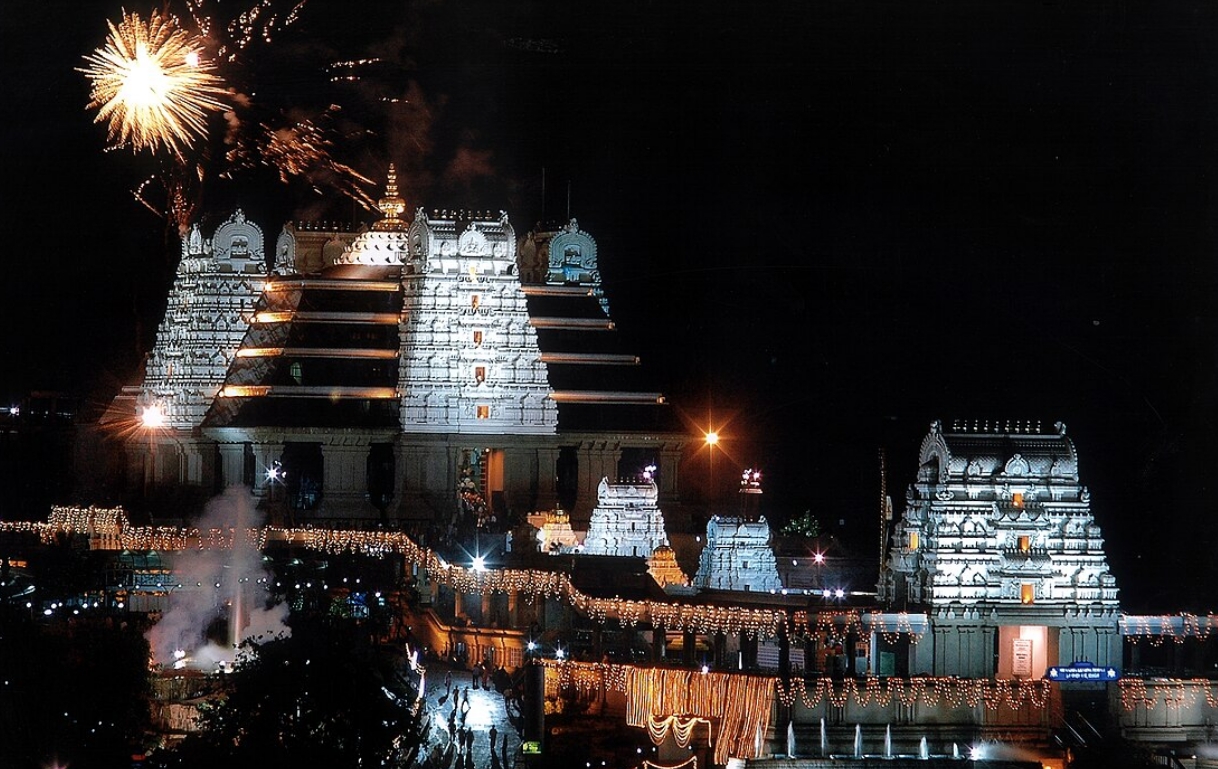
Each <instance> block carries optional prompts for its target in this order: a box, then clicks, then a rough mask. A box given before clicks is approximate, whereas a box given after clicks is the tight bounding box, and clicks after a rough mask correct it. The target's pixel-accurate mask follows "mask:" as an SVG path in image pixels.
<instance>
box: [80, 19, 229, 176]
mask: <svg viewBox="0 0 1218 769" xmlns="http://www.w3.org/2000/svg"><path fill="white" fill-rule="evenodd" d="M108 24H109V27H110V34H109V35H108V36H107V38H106V43H105V45H103V46H102V47H101V48H99V49H97V50H96V51H94V52H93V53H91V54H89V55H87V56H85V62H86V64H87V66H85V67H82V68H79V69H78V71H80V72H82V73H83V74H84V75H85V76H86V77H88V78H89V81H90V83H91V88H90V92H89V98H90V101H89V104H88V108H89V109H96V110H97V116H96V117H95V118H94V122H98V123H100V122H105V123H106V124H107V139H108V140H109V141H110V142H111V144H112V146H114V147H116V148H117V147H131V148H132V149H133V150H135V151H139V150H149V151H152V152H155V151H157V150H160V149H162V148H163V149H165V150H168V151H169V152H171V153H172V154H174V155H175V156H177V157H178V158H180V159H184V155H185V152H186V150H188V149H190V148H191V147H193V146H194V142H195V140H196V139H199V138H202V137H204V136H206V134H207V117H208V115H209V114H211V113H214V112H219V111H222V110H224V109H226V107H225V103H224V102H223V101H222V98H223V97H224V96H225V94H226V91H225V87H224V86H225V84H224V81H223V79H221V78H220V77H219V76H218V75H216V74H215V73H214V66H213V65H211V64H210V63H208V62H206V61H203V60H201V59H200V57H199V51H200V50H201V49H202V47H203V45H202V40H201V38H197V37H195V36H194V35H191V34H190V33H188V32H187V31H186V30H184V29H182V28H181V27H180V26H179V25H178V22H177V20H176V19H175V18H174V17H173V16H165V15H162V14H161V13H159V12H158V11H155V10H154V11H153V12H152V13H151V14H150V15H149V17H148V20H147V21H144V19H142V18H141V17H140V16H139V14H136V13H130V14H128V13H125V12H124V14H123V18H122V20H121V21H120V22H119V23H118V24H117V25H115V24H114V23H113V22H108Z"/></svg>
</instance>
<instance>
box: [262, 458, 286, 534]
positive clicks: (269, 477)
mask: <svg viewBox="0 0 1218 769" xmlns="http://www.w3.org/2000/svg"><path fill="white" fill-rule="evenodd" d="M287 477H288V471H287V470H284V469H283V465H282V464H281V463H280V461H279V460H278V459H276V460H275V461H274V462H272V463H271V466H270V467H268V468H267V469H266V484H267V503H268V505H267V506H268V507H269V508H270V513H271V515H272V516H275V517H278V511H277V510H276V508H275V485H276V484H281V483H286V482H287ZM286 519H287V516H286V515H285V516H282V517H280V523H281V524H283V525H288V524H289V523H292V522H291V521H288V520H286Z"/></svg>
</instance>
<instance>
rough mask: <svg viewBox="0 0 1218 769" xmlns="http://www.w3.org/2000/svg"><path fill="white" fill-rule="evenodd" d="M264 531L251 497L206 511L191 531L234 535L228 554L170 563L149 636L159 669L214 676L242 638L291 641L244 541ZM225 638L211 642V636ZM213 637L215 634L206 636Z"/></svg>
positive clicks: (199, 554)
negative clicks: (163, 604) (172, 584)
mask: <svg viewBox="0 0 1218 769" xmlns="http://www.w3.org/2000/svg"><path fill="white" fill-rule="evenodd" d="M262 524H263V521H262V516H261V514H259V513H258V512H257V511H256V509H255V506H254V499H253V496H252V494H251V493H250V491H249V490H248V489H246V488H244V487H239V486H238V487H230V488H228V489H227V490H225V491H224V492H223V493H222V494H221V495H220V496H218V497H216V498H215V499H213V500H212V501H211V502H209V503H208V506H207V508H206V510H205V511H204V513H203V516H202V517H201V518H200V519H199V521H198V523H197V527H198V528H199V530H200V531H202V532H206V531H207V530H209V529H222V530H231V531H233V532H235V533H236V536H235V537H234V545H233V547H232V548H231V549H228V550H225V549H198V550H190V551H184V552H182V553H179V554H178V555H177V557H176V558H175V560H174V576H175V577H176V579H177V584H180V585H181V587H178V588H175V589H174V590H173V591H172V592H171V593H170V595H169V603H168V607H167V608H166V610H165V612H164V614H162V616H161V619H160V620H159V621H158V622H157V623H156V624H155V625H154V626H153V627H152V628H151V629H150V630H149V631H148V642H149V645H150V646H151V647H152V655H153V660H154V661H155V663H156V664H158V665H175V664H176V665H189V666H192V667H199V668H207V669H214V668H215V667H216V666H217V665H220V664H221V663H231V662H233V661H234V659H235V658H236V651H237V650H236V647H237V645H238V644H239V643H240V642H241V641H243V640H245V639H247V638H251V637H252V638H266V639H269V638H274V637H277V636H285V635H290V633H291V629H290V628H289V627H288V625H287V624H286V620H287V615H288V606H287V604H284V603H274V602H271V603H268V599H269V597H270V595H271V593H270V592H269V590H268V586H269V584H270V578H271V573H270V571H269V569H268V567H267V566H266V564H264V562H263V559H262V553H261V552H260V551H259V550H258V548H257V547H255V546H254V545H253V544H252V543H251V542H250V541H249V539H248V538H247V537H246V536H245V530H246V529H248V528H257V527H259V526H261V525H262ZM224 626H227V632H225V633H224V634H223V635H222V637H220V638H217V637H216V635H217V634H216V633H215V632H214V631H215V630H216V629H217V628H221V627H224ZM209 631H213V632H209Z"/></svg>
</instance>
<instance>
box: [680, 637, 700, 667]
mask: <svg viewBox="0 0 1218 769" xmlns="http://www.w3.org/2000/svg"><path fill="white" fill-rule="evenodd" d="M697 650H698V636H697V635H696V634H695V633H694V631H692V630H684V631H682V633H681V664H682V665H693V664H694V662H695V661H696V659H695V653H696V652H697Z"/></svg>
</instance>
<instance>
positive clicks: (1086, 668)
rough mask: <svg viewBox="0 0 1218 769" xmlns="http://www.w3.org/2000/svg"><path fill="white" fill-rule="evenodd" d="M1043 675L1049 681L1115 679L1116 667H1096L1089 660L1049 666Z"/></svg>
mask: <svg viewBox="0 0 1218 769" xmlns="http://www.w3.org/2000/svg"><path fill="white" fill-rule="evenodd" d="M1045 677H1046V678H1048V679H1049V680H1050V681H1115V680H1117V678H1118V676H1117V670H1116V668H1112V667H1108V668H1101V667H1096V666H1095V665H1094V664H1092V663H1090V662H1072V663H1070V665H1069V666H1066V667H1057V666H1054V667H1051V668H1049V672H1047V673H1045Z"/></svg>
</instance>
